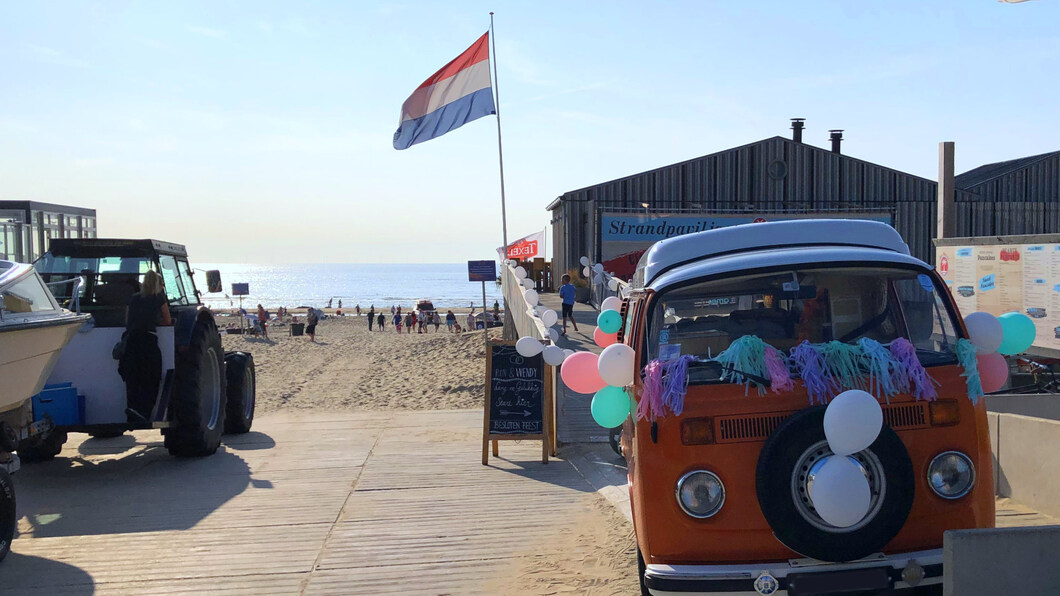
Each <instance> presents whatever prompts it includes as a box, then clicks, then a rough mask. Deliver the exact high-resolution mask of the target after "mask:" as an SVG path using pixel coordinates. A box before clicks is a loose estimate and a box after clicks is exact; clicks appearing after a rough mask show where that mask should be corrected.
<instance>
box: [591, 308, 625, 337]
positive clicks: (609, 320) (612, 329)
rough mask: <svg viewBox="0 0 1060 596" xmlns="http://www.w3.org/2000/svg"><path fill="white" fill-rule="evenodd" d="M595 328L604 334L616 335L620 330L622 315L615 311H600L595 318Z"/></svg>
mask: <svg viewBox="0 0 1060 596" xmlns="http://www.w3.org/2000/svg"><path fill="white" fill-rule="evenodd" d="M596 326H597V327H599V328H600V331H603V332H604V333H618V330H619V329H621V328H622V315H620V314H618V311H617V310H605V311H602V312H601V313H600V314H599V315H598V316H597V317H596Z"/></svg>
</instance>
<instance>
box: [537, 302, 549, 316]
mask: <svg viewBox="0 0 1060 596" xmlns="http://www.w3.org/2000/svg"><path fill="white" fill-rule="evenodd" d="M546 310H548V307H546V306H542V305H540V304H538V305H537V306H535V307H534V316H535V317H537V318H539V319H540V318H541V315H542V314H544V312H545V311H546Z"/></svg>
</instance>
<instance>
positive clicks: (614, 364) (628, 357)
mask: <svg viewBox="0 0 1060 596" xmlns="http://www.w3.org/2000/svg"><path fill="white" fill-rule="evenodd" d="M635 357H636V353H635V352H634V351H633V348H631V347H629V346H627V345H626V344H611V345H609V346H607V347H606V348H604V351H603V352H600V357H599V358H597V360H596V367H597V370H599V372H600V378H601V379H603V380H604V382H605V383H607V384H608V385H614V386H615V387H625V386H626V385H632V384H633V369H634V368H635V367H634V365H633V362H634V359H635Z"/></svg>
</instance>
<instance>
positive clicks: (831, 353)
mask: <svg viewBox="0 0 1060 596" xmlns="http://www.w3.org/2000/svg"><path fill="white" fill-rule="evenodd" d="M821 355H822V356H824V362H825V366H826V367H827V370H828V372H829V373H830V374H831V376H832V378H833V379H834V380H835V386H836V390H837V391H838V390H839V389H861V388H862V386H863V385H864V382H863V381H862V378H863V377H864V374H865V373H864V372H863V371H862V370H861V359H862V353H861V351H860V350H858V347H857V346H855V345H851V344H846V343H843V342H841V341H836V340H832V341H830V342H828V343H826V344H824V346H823V347H822V349H821Z"/></svg>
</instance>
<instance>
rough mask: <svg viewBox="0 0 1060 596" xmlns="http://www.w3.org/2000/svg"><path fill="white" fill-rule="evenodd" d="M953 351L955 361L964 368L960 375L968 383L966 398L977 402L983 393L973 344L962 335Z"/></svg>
mask: <svg viewBox="0 0 1060 596" xmlns="http://www.w3.org/2000/svg"><path fill="white" fill-rule="evenodd" d="M955 351H956V354H957V361H958V362H960V363H961V367H962V368H963V369H964V372H963V373H961V376H962V377H964V380H965V383H967V385H968V399H970V400H972V404H977V403H979V398H980V397H982V396H983V395H984V393H983V383H982V381H980V380H979V363H978V362H977V361H976V359H975V352H976V348H975V344H973V343H972V342H971V341H969V340H967V339H965V338H963V337H962V338H961V339H958V340H957V348H956V350H955Z"/></svg>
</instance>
